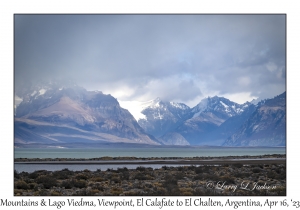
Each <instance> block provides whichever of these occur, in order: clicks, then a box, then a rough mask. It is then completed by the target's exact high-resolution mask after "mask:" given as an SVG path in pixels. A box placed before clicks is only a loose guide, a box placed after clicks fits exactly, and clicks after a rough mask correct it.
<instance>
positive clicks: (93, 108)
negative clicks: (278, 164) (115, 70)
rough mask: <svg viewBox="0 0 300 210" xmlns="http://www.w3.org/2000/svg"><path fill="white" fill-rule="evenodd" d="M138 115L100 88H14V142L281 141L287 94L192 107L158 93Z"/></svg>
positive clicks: (275, 143)
mask: <svg viewBox="0 0 300 210" xmlns="http://www.w3.org/2000/svg"><path fill="white" fill-rule="evenodd" d="M139 116H142V117H140V118H139V119H135V118H134V117H133V115H132V114H131V113H130V112H129V111H128V110H127V109H124V108H122V107H121V106H120V104H119V102H118V101H117V99H116V98H114V97H113V96H111V95H109V94H108V95H106V94H103V93H102V92H101V91H87V90H85V89H84V88H82V87H79V86H77V85H76V84H74V83H72V82H68V83H66V82H60V81H48V82H39V83H36V84H33V85H28V84H26V85H20V86H18V87H16V88H15V120H14V138H15V146H17V147H25V146H27V147H28V146H32V145H48V146H49V145H50V146H61V145H65V146H66V145H67V146H70V145H72V144H73V145H74V144H81V145H88V144H95V143H97V144H105V143H122V144H134V145H136V144H143V145H213V146H285V144H286V93H285V92H284V93H282V94H281V95H278V96H276V97H274V98H272V99H267V100H263V101H261V102H259V103H258V104H256V105H254V104H252V103H250V102H246V103H244V104H238V103H235V102H232V101H230V100H229V99H226V98H224V97H218V96H214V97H208V98H205V99H203V100H201V101H200V102H199V103H198V104H197V105H196V106H195V107H192V108H190V107H189V106H187V105H185V104H183V103H175V102H169V101H164V100H161V99H160V98H156V99H154V100H152V101H149V102H147V103H143V107H142V108H141V113H140V115H139Z"/></svg>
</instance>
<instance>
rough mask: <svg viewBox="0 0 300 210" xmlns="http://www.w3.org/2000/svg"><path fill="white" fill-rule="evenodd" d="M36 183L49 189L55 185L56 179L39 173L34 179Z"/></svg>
mask: <svg viewBox="0 0 300 210" xmlns="http://www.w3.org/2000/svg"><path fill="white" fill-rule="evenodd" d="M36 182H37V183H38V184H43V186H44V188H46V189H50V188H51V187H53V186H57V181H56V179H55V178H53V177H51V176H47V175H41V176H39V177H38V178H37V179H36Z"/></svg>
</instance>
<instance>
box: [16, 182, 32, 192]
mask: <svg viewBox="0 0 300 210" xmlns="http://www.w3.org/2000/svg"><path fill="white" fill-rule="evenodd" d="M15 189H23V190H27V189H29V186H28V184H27V183H26V182H24V181H23V180H18V181H16V182H15Z"/></svg>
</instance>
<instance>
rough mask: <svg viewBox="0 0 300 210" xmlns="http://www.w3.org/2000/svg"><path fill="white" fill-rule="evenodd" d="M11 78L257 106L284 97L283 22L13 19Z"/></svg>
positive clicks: (126, 97) (280, 18)
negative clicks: (253, 101) (218, 98)
mask: <svg viewBox="0 0 300 210" xmlns="http://www.w3.org/2000/svg"><path fill="white" fill-rule="evenodd" d="M14 70H15V72H14V75H15V85H18V84H19V83H20V82H22V81H31V80H39V79H45V78H57V77H59V78H70V79H72V80H74V81H75V82H76V83H77V84H79V85H81V86H83V87H85V88H86V89H88V90H101V91H103V92H104V93H106V94H111V95H113V96H115V97H117V98H118V100H122V101H130V100H135V101H147V100H150V99H154V98H156V97H161V98H163V99H166V100H170V101H176V102H184V103H187V104H188V105H190V106H192V105H195V104H197V103H198V102H199V101H200V100H201V99H202V98H204V97H207V96H214V95H219V96H226V97H228V98H229V99H231V100H234V101H236V102H240V103H242V102H245V100H251V99H253V98H261V99H264V98H268V97H273V96H275V95H277V94H280V93H282V92H284V91H285V89H286V84H285V83H286V78H285V77H286V76H285V75H286V16H285V15H197V14H190V15H113V14H110V15H104V14H102V15H18V14H17V15H15V16H14Z"/></svg>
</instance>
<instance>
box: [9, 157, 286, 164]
mask: <svg viewBox="0 0 300 210" xmlns="http://www.w3.org/2000/svg"><path fill="white" fill-rule="evenodd" d="M14 163H15V164H77V165H80V164H83V165H107V164H112V165H116V164H126V165H130V164H143V165H150V164H159V165H161V164H168V165H178V164H180V165H218V164H235V163H241V164H262V163H263V164H285V163H286V155H285V154H284V155H282V154H273V155H259V156H249V155H247V156H224V157H193V158H182V157H167V158H166V157H164V158H158V157H152V158H136V157H101V158H88V159H83V158H54V159H51V158H16V159H15V160H14Z"/></svg>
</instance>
